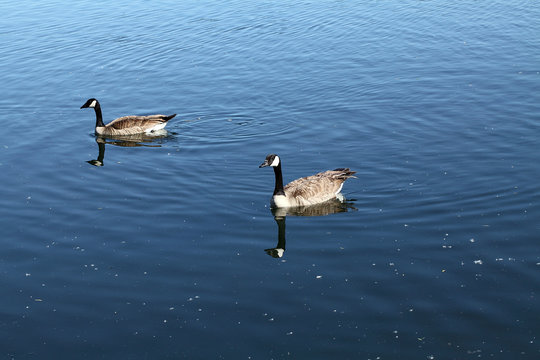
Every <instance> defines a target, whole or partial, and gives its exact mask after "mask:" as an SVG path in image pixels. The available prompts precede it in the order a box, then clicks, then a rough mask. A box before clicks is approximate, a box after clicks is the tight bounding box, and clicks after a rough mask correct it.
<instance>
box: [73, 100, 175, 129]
mask: <svg viewBox="0 0 540 360" xmlns="http://www.w3.org/2000/svg"><path fill="white" fill-rule="evenodd" d="M84 108H93V109H94V111H95V112H96V129H95V131H96V134H98V135H110V136H124V135H135V134H141V133H152V132H155V131H157V130H161V129H163V128H164V127H165V126H166V125H167V121H169V120H170V119H172V118H174V117H175V116H176V114H172V115H161V114H158V115H148V116H136V115H131V116H123V117H120V118H118V119H115V120H113V121H111V122H110V123H108V124H107V125H105V124H104V123H103V117H102V114H101V106H100V104H99V101H97V100H96V99H94V98H91V99H88V100H87V101H86V102H85V103H84V105H83V106H81V109H84Z"/></svg>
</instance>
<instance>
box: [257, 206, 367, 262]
mask: <svg viewBox="0 0 540 360" xmlns="http://www.w3.org/2000/svg"><path fill="white" fill-rule="evenodd" d="M356 210H357V209H356V208H355V207H354V199H352V200H345V199H343V200H339V199H337V198H336V199H332V200H329V201H326V202H324V203H321V204H316V205H311V206H299V207H294V208H277V209H271V211H272V215H274V220H275V221H276V224H277V226H278V242H277V245H276V247H274V248H270V249H265V250H264V251H265V252H266V253H267V254H268V255H270V256H272V257H274V258H280V257H282V256H283V254H284V253H285V218H286V217H287V216H326V215H330V214H337V213H342V212H347V211H356Z"/></svg>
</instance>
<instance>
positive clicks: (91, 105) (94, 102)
mask: <svg viewBox="0 0 540 360" xmlns="http://www.w3.org/2000/svg"><path fill="white" fill-rule="evenodd" d="M88 107H91V108H93V107H96V100H94V101H92V103H91V104H90V105H89V106H88Z"/></svg>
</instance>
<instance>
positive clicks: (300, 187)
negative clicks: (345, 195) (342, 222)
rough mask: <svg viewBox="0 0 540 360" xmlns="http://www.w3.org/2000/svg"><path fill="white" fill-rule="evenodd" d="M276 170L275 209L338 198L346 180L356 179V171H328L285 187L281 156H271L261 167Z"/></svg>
mask: <svg viewBox="0 0 540 360" xmlns="http://www.w3.org/2000/svg"><path fill="white" fill-rule="evenodd" d="M265 166H271V167H273V168H274V174H275V177H276V185H275V188H274V194H273V196H272V200H271V205H272V207H274V208H281V207H297V206H309V205H314V204H319V203H322V202H325V201H328V200H331V199H335V198H336V197H338V194H339V193H340V191H341V188H342V187H343V183H344V182H345V180H347V179H349V178H351V177H354V176H353V175H354V174H355V173H356V172H355V171H351V170H350V169H349V168H338V169H334V170H327V171H324V172H320V173H318V174H315V175H311V176H306V177H303V178H300V179H296V180H294V181H292V182H290V183H289V184H287V185H286V186H283V175H282V173H281V160H280V158H279V156H277V155H275V154H270V155H268V156H267V157H266V160H265V162H263V163H262V164H261V165H260V166H259V167H265Z"/></svg>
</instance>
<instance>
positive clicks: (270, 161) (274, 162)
mask: <svg viewBox="0 0 540 360" xmlns="http://www.w3.org/2000/svg"><path fill="white" fill-rule="evenodd" d="M279 162H280V160H279V156H277V155H276V154H270V155H268V156H267V157H266V159H265V160H264V162H263V163H262V164H261V165H259V167H260V168H262V167H266V166H272V167H276V166H278V165H279Z"/></svg>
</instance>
